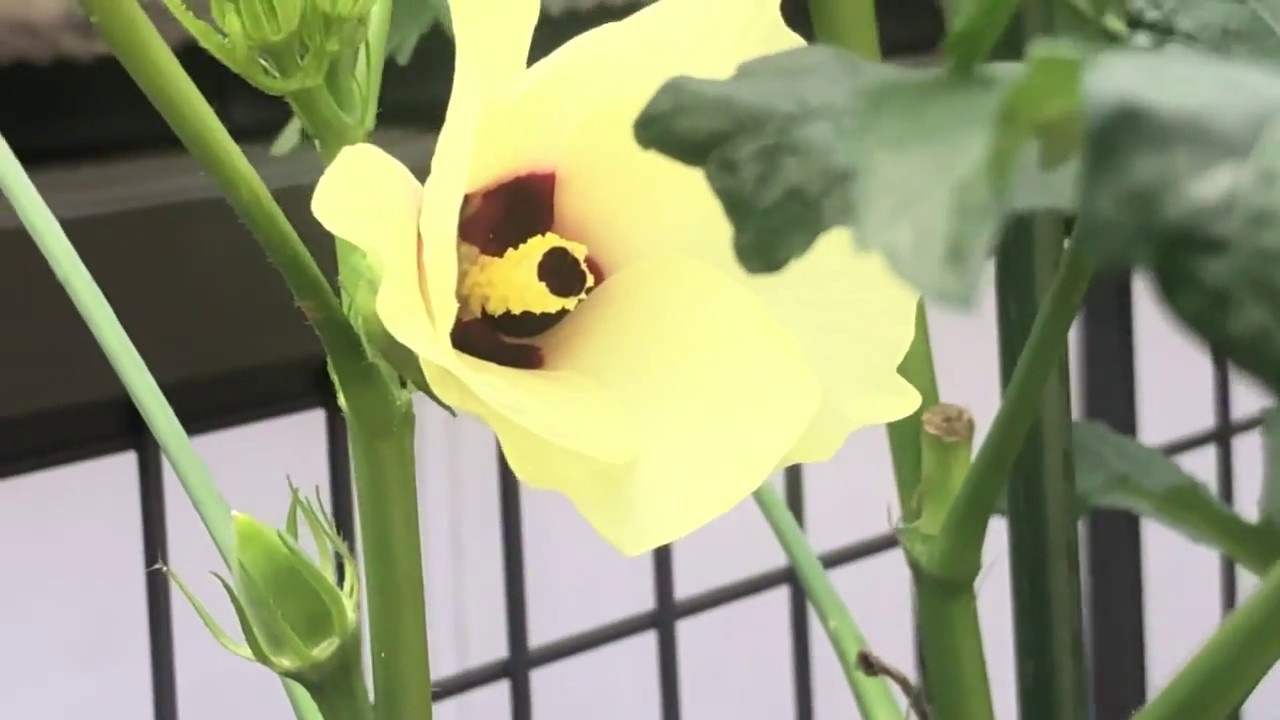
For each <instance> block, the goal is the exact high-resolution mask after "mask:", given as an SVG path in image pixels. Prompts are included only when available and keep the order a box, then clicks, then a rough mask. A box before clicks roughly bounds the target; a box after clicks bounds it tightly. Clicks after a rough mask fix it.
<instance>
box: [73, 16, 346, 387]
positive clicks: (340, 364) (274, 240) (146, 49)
mask: <svg viewBox="0 0 1280 720" xmlns="http://www.w3.org/2000/svg"><path fill="white" fill-rule="evenodd" d="M82 3H83V5H84V8H85V10H86V12H87V14H88V16H89V19H90V20H92V21H93V23H94V25H95V26H96V27H97V29H98V33H99V35H100V36H101V37H102V39H103V40H104V41H105V42H106V43H107V45H108V46H109V47H110V48H111V51H112V52H113V53H114V54H115V56H116V58H117V59H119V61H120V63H121V64H122V65H123V66H124V68H125V70H127V71H128V72H129V75H130V76H131V77H132V78H133V80H134V82H135V83H137V85H138V87H139V88H140V89H141V90H142V91H143V93H144V94H146V96H147V98H148V99H149V100H150V101H151V103H152V104H153V105H154V106H155V107H156V109H157V110H158V111H159V112H160V114H161V115H162V116H163V117H164V119H165V121H166V122H167V123H168V124H169V127H170V128H172V129H173V131H174V133H175V134H176V135H177V136H178V137H179V138H180V139H181V140H182V143H183V145H184V146H186V148H187V150H188V151H189V152H190V153H191V154H192V156H194V157H195V158H196V159H197V160H198V161H199V162H200V164H201V165H202V166H203V167H204V169H205V171H206V172H208V173H209V175H210V176H211V177H212V178H213V180H214V181H215V182H216V183H217V185H218V187H219V189H221V190H222V192H223V194H224V195H226V197H227V200H228V201H229V202H230V203H231V206H232V207H233V208H234V209H235V211H236V212H237V213H238V214H239V215H240V217H241V218H242V219H243V220H244V221H245V223H246V224H247V225H248V226H249V228H250V230H252V231H253V235H254V237H255V238H257V240H258V242H259V243H260V244H261V245H262V248H263V250H265V251H266V253H267V256H268V257H269V258H270V259H271V261H272V262H273V263H274V264H275V265H276V267H277V268H278V269H279V270H280V274H281V275H282V276H283V277H284V280H285V283H286V284H287V285H288V286H289V290H290V292H292V293H293V296H294V298H295V300H296V301H297V303H298V306H299V307H300V308H301V309H302V312H303V313H304V314H305V315H306V317H307V319H308V320H309V321H310V322H311V324H312V325H313V326H315V329H316V332H317V333H318V334H319V336H320V341H321V343H322V344H323V345H324V349H325V352H326V354H327V355H328V356H329V359H330V362H331V363H332V364H333V366H334V368H335V371H336V372H338V373H339V374H341V373H342V372H343V371H344V369H345V370H346V371H347V372H362V370H360V368H361V367H362V366H364V365H366V355H365V352H364V347H363V345H361V343H360V339H359V337H358V336H357V335H356V332H355V329H354V328H353V327H352V326H351V324H350V323H349V322H347V319H346V317H345V315H344V314H343V312H342V306H341V305H340V304H339V302H338V297H337V295H336V294H335V293H334V292H333V288H332V287H330V285H329V282H328V280H326V279H325V276H324V274H323V273H322V272H321V271H320V267H319V266H318V265H317V264H316V262H315V258H313V257H311V254H310V253H309V252H308V251H307V248H306V246H305V245H304V244H303V243H302V239H301V238H300V237H299V236H298V233H297V231H296V230H295V229H294V228H293V226H292V225H291V224H290V223H289V220H288V218H287V217H286V216H285V214H284V211H283V210H281V209H280V205H279V204H278V203H276V201H275V199H274V198H272V196H271V191H270V190H268V189H267V186H266V184H265V183H263V182H262V178H261V177H259V175H258V173H257V172H256V171H255V170H254V169H253V166H252V165H251V164H250V163H249V160H248V158H246V157H245V155H244V153H243V152H242V151H241V150H240V147H239V145H237V144H236V142H235V140H234V139H233V138H232V137H231V134H230V133H228V132H227V129H226V128H225V127H224V126H223V125H222V122H221V121H220V120H219V119H218V116H217V114H215V113H214V111H213V108H212V107H210V105H209V103H208V101H206V100H205V98H204V96H203V95H201V94H200V90H199V89H198V88H197V87H196V86H195V83H194V82H192V81H191V78H190V77H189V76H188V75H187V73H186V71H185V70H183V69H182V65H181V64H180V63H179V62H178V59H177V57H175V56H174V54H173V50H171V49H170V48H169V45H168V44H167V43H166V42H165V41H164V39H163V38H162V37H161V36H160V33H159V32H158V31H157V30H156V28H155V25H154V24H153V23H152V22H151V19H150V18H149V17H148V16H147V14H146V13H145V12H143V10H142V7H141V6H140V5H139V4H138V0H82Z"/></svg>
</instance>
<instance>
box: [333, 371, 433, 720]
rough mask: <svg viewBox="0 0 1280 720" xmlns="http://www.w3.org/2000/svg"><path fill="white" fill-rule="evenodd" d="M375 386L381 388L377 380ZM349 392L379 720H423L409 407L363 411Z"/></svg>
mask: <svg viewBox="0 0 1280 720" xmlns="http://www.w3.org/2000/svg"><path fill="white" fill-rule="evenodd" d="M376 382H379V383H381V382H382V380H381V379H380V378H379V379H378V380H376ZM362 390H363V389H362V388H349V389H348V393H347V406H348V408H347V417H348V427H347V431H348V434H349V437H350V445H351V454H352V457H351V460H352V464H353V466H354V468H355V477H356V493H357V495H356V507H357V508H358V510H359V513H360V529H361V533H360V542H361V561H362V563H363V566H364V578H365V587H366V588H367V592H366V594H367V597H368V606H369V638H370V643H371V646H372V652H373V692H374V699H375V704H374V709H375V712H376V716H377V718H378V720H403V718H415V719H416V720H429V719H430V717H431V669H430V668H431V666H430V659H429V657H428V653H427V622H426V620H427V610H426V601H425V598H424V596H423V573H422V542H421V535H420V529H419V521H418V493H417V484H416V482H415V481H416V466H415V462H414V439H415V438H414V431H413V428H414V416H413V404H412V403H411V402H410V399H409V398H408V396H404V397H403V398H402V399H401V400H400V401H399V402H397V403H396V404H394V405H388V404H386V403H384V402H382V401H380V400H379V401H377V402H376V403H375V404H372V405H366V404H365V401H366V400H367V399H368V398H369V394H368V393H364V392H362Z"/></svg>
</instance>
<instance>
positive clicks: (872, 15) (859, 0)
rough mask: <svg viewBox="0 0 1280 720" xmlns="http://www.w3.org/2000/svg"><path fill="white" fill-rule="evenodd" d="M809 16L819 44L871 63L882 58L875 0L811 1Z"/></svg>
mask: <svg viewBox="0 0 1280 720" xmlns="http://www.w3.org/2000/svg"><path fill="white" fill-rule="evenodd" d="M809 16H810V18H812V20H813V33H814V36H815V37H817V39H818V41H819V42H823V43H827V44H828V45H837V46H839V47H842V48H844V49H845V50H848V51H849V52H852V53H856V54H857V55H860V56H862V57H863V58H866V59H868V60H879V59H880V33H879V24H878V23H877V22H876V4H875V0H809Z"/></svg>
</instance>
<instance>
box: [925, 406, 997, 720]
mask: <svg viewBox="0 0 1280 720" xmlns="http://www.w3.org/2000/svg"><path fill="white" fill-rule="evenodd" d="M972 449H973V416H972V415H971V414H970V413H969V411H967V410H965V409H964V408H961V407H959V406H956V405H946V404H942V405H935V406H933V407H930V408H929V409H927V410H926V411H925V413H924V417H923V419H922V422H921V427H920V466H921V476H920V500H921V508H920V519H919V521H917V522H916V523H915V524H914V525H912V526H910V528H909V530H907V531H906V532H907V533H908V535H907V537H908V538H912V537H923V538H924V542H925V543H928V542H929V541H930V540H931V539H932V536H933V533H934V532H935V531H936V529H937V527H938V524H939V523H940V522H941V521H942V519H943V518H945V517H946V515H947V513H948V512H949V511H950V507H951V503H952V501H953V499H954V497H955V495H956V493H957V491H958V490H959V488H960V487H961V486H962V483H963V482H964V480H965V478H966V477H967V476H968V472H969V460H970V452H971V451H972ZM926 547H927V545H926ZM907 551H908V554H909V555H910V556H911V557H912V558H913V560H914V559H915V558H916V557H917V553H916V551H915V546H914V541H910V542H907ZM912 570H913V572H914V575H915V589H916V613H917V614H918V616H919V640H920V654H921V656H922V658H923V661H924V666H925V668H926V670H927V675H926V677H925V684H926V693H927V695H928V698H929V704H930V706H931V708H932V710H933V712H934V713H935V714H936V716H937V717H938V718H944V719H950V720H994V710H993V709H992V703H991V691H990V683H989V682H988V680H987V662H986V657H985V656H984V653H983V648H982V631H981V628H980V626H979V624H978V602H977V598H975V597H974V594H973V581H972V579H971V578H949V577H939V576H934V575H931V574H930V573H929V572H928V570H927V569H926V568H924V567H922V566H920V565H919V564H917V563H913V567H912Z"/></svg>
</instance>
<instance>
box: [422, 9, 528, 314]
mask: <svg viewBox="0 0 1280 720" xmlns="http://www.w3.org/2000/svg"><path fill="white" fill-rule="evenodd" d="M540 7H541V4H540V3H539V2H538V0H453V1H452V2H450V3H449V12H450V19H451V21H452V24H453V40H454V47H455V55H454V70H453V91H452V94H451V96H450V98H449V107H448V111H447V113H446V115H445V121H444V125H443V126H442V127H441V129H440V135H439V138H438V140H437V142H436V151H435V155H434V156H433V157H432V158H431V172H430V174H429V175H428V176H427V182H426V185H425V187H424V188H423V197H422V216H421V220H420V231H421V233H422V260H423V264H424V266H425V268H426V272H427V277H426V292H427V300H428V308H429V311H430V313H431V317H432V318H433V319H434V321H435V331H436V333H437V334H440V335H443V336H445V337H447V336H448V333H449V331H450V330H451V329H452V328H453V323H454V320H455V319H456V318H457V314H458V298H457V293H456V291H457V275H458V212H459V210H460V209H461V207H462V198H463V197H464V196H465V194H466V191H467V189H468V188H467V185H466V183H467V177H468V175H469V174H470V165H471V156H472V151H473V149H474V145H475V141H476V131H477V126H478V123H479V121H480V117H481V115H482V113H483V111H484V107H485V105H486V104H488V103H489V102H491V99H492V98H493V97H494V96H495V95H497V94H500V93H503V92H504V91H505V89H506V88H507V87H510V86H511V85H512V84H513V83H515V82H516V81H517V80H518V79H519V78H520V76H521V75H522V74H523V72H524V70H525V65H526V63H527V62H528V58H529V43H530V41H531V40H532V39H533V27H534V25H535V24H536V23H537V21H538V11H539V9H540Z"/></svg>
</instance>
